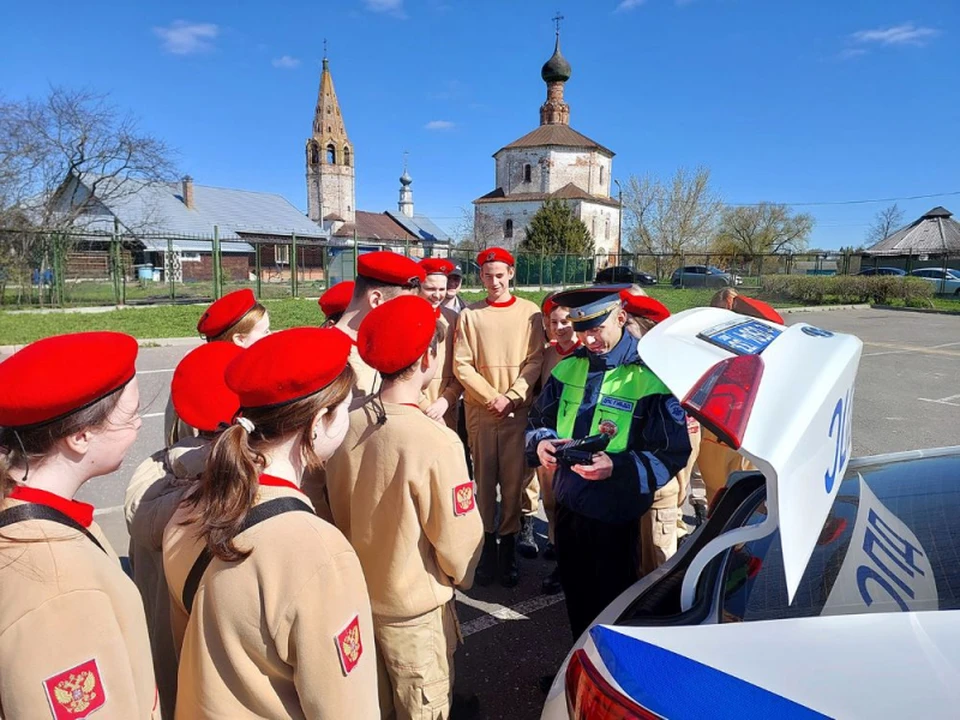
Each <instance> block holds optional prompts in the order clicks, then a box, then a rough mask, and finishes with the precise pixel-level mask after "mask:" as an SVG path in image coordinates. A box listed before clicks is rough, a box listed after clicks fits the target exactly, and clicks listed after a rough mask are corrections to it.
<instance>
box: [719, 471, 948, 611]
mask: <svg viewBox="0 0 960 720" xmlns="http://www.w3.org/2000/svg"><path fill="white" fill-rule="evenodd" d="M861 475H862V478H863V481H862V482H863V483H864V484H865V487H866V490H863V486H862V485H861V479H860V477H861V476H860V475H857V474H854V475H852V476H850V475H848V477H847V478H846V479H845V480H844V482H843V483H842V484H841V486H840V489H839V492H838V494H837V497H836V499H835V500H834V504H833V508H832V510H831V512H830V515H829V516H828V518H827V520H826V522H825V523H824V525H823V529H822V531H821V533H820V537H819V539H818V541H817V544H816V546H815V548H814V551H813V555H812V556H811V558H810V562H809V563H808V565H807V568H806V571H805V572H804V575H803V579H802V580H801V582H800V585H799V587H798V589H797V593H796V596H795V598H794V601H793V604H788V603H787V591H786V584H785V580H784V575H783V561H782V554H781V548H780V534H779V533H777V532H775V533H773V534H772V535H769V536H767V537H766V538H762V539H760V540H757V541H754V542H749V543H745V544H744V545H741V546H738V547H736V548H734V549H733V550H732V551H731V552H730V554H729V556H728V558H727V562H726V566H725V568H724V571H723V574H722V587H721V603H720V609H721V622H739V621H752V620H770V619H779V618H792V617H806V616H812V615H821V614H824V615H834V614H845V613H854V612H857V613H863V612H889V611H897V610H933V609H940V610H950V609H956V608H960V555H958V553H960V525H958V524H957V523H956V522H955V517H956V511H957V509H958V508H960V484H958V483H957V478H958V477H960V458H955V457H954V458H945V457H941V458H925V459H921V460H911V461H908V462H900V463H891V464H888V465H882V466H875V467H871V468H863V469H862V470H861ZM861 507H862V508H863V512H861V513H858V511H859V510H860V509H861ZM765 516H766V505H765V503H763V502H761V504H760V505H759V506H758V507H757V508H756V510H754V512H753V514H752V515H751V516H750V518H749V520H748V521H747V523H746V524H747V525H756V524H758V523H760V522H762V521H763V519H764V518H765ZM858 523H859V525H858ZM854 540H855V542H854Z"/></svg>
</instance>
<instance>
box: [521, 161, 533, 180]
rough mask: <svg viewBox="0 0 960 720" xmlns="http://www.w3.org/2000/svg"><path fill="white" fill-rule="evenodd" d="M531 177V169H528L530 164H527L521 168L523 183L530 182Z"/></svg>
mask: <svg viewBox="0 0 960 720" xmlns="http://www.w3.org/2000/svg"><path fill="white" fill-rule="evenodd" d="M532 177H533V168H532V167H530V163H527V164H526V165H524V166H523V181H524V182H530V178H532Z"/></svg>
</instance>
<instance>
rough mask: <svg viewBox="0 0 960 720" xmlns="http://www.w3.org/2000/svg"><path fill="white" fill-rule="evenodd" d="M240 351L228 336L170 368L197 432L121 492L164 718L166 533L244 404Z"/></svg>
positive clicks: (170, 691)
mask: <svg viewBox="0 0 960 720" xmlns="http://www.w3.org/2000/svg"><path fill="white" fill-rule="evenodd" d="M242 352H244V351H243V349H242V348H240V347H239V346H237V345H234V344H233V343H227V342H212V343H207V344H206V345H201V346H200V347H198V348H195V349H193V350H191V351H190V352H189V353H187V355H186V356H185V357H184V358H183V360H181V361H180V364H179V365H177V369H176V370H175V371H174V373H173V383H172V384H171V388H170V396H171V398H172V400H173V405H174V407H175V408H176V410H177V415H179V416H180V417H181V418H182V419H183V420H184V422H186V423H187V424H188V425H189V426H190V427H192V428H196V430H197V431H198V432H199V435H198V436H197V437H194V436H188V437H185V438H182V439H181V440H180V441H178V442H177V443H176V444H175V445H172V446H170V447H168V448H165V449H163V450H160V451H158V452H156V453H154V454H153V455H151V456H150V457H149V458H147V459H146V460H144V461H143V462H142V463H141V464H140V466H139V467H138V468H137V469H136V471H135V472H134V473H133V477H132V478H131V480H130V484H129V485H128V486H127V492H126V497H125V498H124V513H125V516H126V520H127V530H128V531H129V532H130V551H129V557H130V566H131V568H132V569H133V581H134V582H135V583H136V584H137V588H139V590H140V596H141V597H142V598H143V607H144V609H145V610H146V614H147V628H148V629H149V631H150V645H151V647H152V649H153V665H154V669H155V670H156V675H157V687H158V689H159V692H160V707H161V709H162V710H163V714H164V716H165V717H173V710H174V704H175V702H176V699H177V653H176V650H175V649H174V646H173V631H172V629H171V627H170V595H169V592H168V590H167V583H166V580H165V579H164V576H163V556H162V554H161V549H162V543H163V531H164V528H166V526H167V523H168V522H169V521H170V518H171V517H173V514H174V512H176V510H177V506H178V505H179V504H180V501H181V500H182V499H183V496H184V495H185V494H186V493H187V492H188V491H189V490H190V489H191V488H193V487H194V486H195V485H196V483H197V481H198V480H199V478H200V475H201V474H202V473H203V469H204V467H205V466H206V462H207V458H208V457H209V455H210V449H211V447H212V445H213V441H214V440H215V439H216V435H217V434H218V433H219V432H220V431H222V430H223V429H225V428H227V427H229V426H230V424H231V423H232V422H233V418H234V416H235V415H236V414H237V411H238V410H239V409H240V400H239V399H238V398H237V394H236V393H235V392H233V391H232V390H231V389H230V388H228V387H227V383H226V380H225V379H224V372H225V371H226V369H227V365H229V364H230V363H231V362H232V361H233V360H234V359H236V358H237V357H238V356H239V355H240V354H241V353H242Z"/></svg>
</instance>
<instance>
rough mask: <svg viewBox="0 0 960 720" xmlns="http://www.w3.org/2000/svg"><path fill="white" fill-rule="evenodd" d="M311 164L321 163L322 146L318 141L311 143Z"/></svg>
mask: <svg viewBox="0 0 960 720" xmlns="http://www.w3.org/2000/svg"><path fill="white" fill-rule="evenodd" d="M310 164H311V165H319V164H320V148H319V147H318V146H317V144H316V143H310Z"/></svg>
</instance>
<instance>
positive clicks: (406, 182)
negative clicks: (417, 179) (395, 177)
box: [400, 170, 413, 187]
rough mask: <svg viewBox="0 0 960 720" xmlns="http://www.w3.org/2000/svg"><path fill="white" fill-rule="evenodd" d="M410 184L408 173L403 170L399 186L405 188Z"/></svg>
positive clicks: (410, 179) (410, 178)
mask: <svg viewBox="0 0 960 720" xmlns="http://www.w3.org/2000/svg"><path fill="white" fill-rule="evenodd" d="M412 183H413V178H412V177H410V173H408V172H407V171H406V170H404V171H403V175H401V176H400V184H401V185H403V186H404V187H407V186H409V185H410V184H412Z"/></svg>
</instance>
